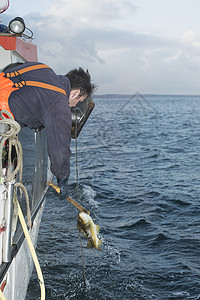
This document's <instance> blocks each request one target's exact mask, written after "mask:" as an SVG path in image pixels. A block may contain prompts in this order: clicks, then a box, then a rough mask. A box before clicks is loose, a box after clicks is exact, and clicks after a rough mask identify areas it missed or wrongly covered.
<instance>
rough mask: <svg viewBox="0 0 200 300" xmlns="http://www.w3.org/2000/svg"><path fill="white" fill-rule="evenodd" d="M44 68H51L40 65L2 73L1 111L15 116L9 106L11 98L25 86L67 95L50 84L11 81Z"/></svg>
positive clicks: (0, 75)
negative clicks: (12, 94)
mask: <svg viewBox="0 0 200 300" xmlns="http://www.w3.org/2000/svg"><path fill="white" fill-rule="evenodd" d="M42 68H49V67H48V66H47V65H44V64H39V65H33V66H30V67H26V68H23V69H21V70H17V71H14V72H10V73H6V74H5V73H4V72H2V73H0V111H1V110H7V111H8V112H10V113H11V115H12V116H13V114H12V112H11V111H10V108H9V105H8V99H9V96H10V94H11V93H12V92H14V91H16V90H18V89H20V88H22V87H24V86H34V87H40V88H44V89H48V90H52V91H56V92H59V93H62V94H64V95H66V92H65V90H63V89H61V88H59V87H57V86H54V85H51V84H48V83H44V82H40V81H24V80H22V81H20V82H18V83H13V81H12V80H11V79H10V78H13V77H16V76H19V75H21V74H23V73H26V72H30V71H33V70H38V69H42ZM13 117H14V116H13Z"/></svg>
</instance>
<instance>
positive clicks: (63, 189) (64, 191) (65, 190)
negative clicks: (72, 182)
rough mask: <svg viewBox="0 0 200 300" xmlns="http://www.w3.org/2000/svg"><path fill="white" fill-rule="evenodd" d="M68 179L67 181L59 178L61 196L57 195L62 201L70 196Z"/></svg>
mask: <svg viewBox="0 0 200 300" xmlns="http://www.w3.org/2000/svg"><path fill="white" fill-rule="evenodd" d="M67 183H68V178H67V179H59V178H57V185H58V187H59V188H60V194H57V195H58V197H59V198H60V200H63V199H66V198H67V197H68V196H69V194H68V188H67Z"/></svg>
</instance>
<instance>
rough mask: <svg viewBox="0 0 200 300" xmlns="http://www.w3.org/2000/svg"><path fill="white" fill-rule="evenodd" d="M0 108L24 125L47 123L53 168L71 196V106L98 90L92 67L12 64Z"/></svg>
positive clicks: (3, 79)
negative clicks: (61, 69)
mask: <svg viewBox="0 0 200 300" xmlns="http://www.w3.org/2000/svg"><path fill="white" fill-rule="evenodd" d="M0 75H1V76H0V99H1V101H0V110H1V109H6V110H7V111H10V113H12V115H13V116H14V118H15V120H16V121H17V122H18V123H19V124H20V125H21V126H22V127H23V126H28V127H30V128H34V129H36V130H37V129H40V128H43V127H45V131H46V139H47V149H48V154H49V158H50V162H51V171H52V173H53V174H54V175H55V176H56V177H57V184H58V186H59V187H60V189H61V193H60V198H61V199H63V198H65V197H67V196H68V192H67V181H68V177H69V173H70V155H71V151H70V140H71V110H70V107H74V106H76V104H77V103H78V102H79V101H83V100H84V99H85V98H86V97H87V96H90V95H91V93H92V92H93V90H94V85H93V84H92V83H91V77H90V74H89V73H88V71H86V72H85V71H84V70H83V69H82V68H79V69H74V70H72V71H70V72H69V73H67V74H66V75H65V76H63V75H56V74H55V73H54V71H53V70H52V69H51V68H49V67H48V66H46V65H44V64H41V63H37V62H34V63H23V64H17V65H9V66H8V67H6V68H5V69H4V71H3V73H1V74H0Z"/></svg>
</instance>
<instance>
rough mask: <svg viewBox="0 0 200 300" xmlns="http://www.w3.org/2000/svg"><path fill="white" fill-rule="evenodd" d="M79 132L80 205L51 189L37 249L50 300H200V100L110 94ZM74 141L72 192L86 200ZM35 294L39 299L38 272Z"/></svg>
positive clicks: (33, 281)
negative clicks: (93, 230) (93, 245)
mask: <svg viewBox="0 0 200 300" xmlns="http://www.w3.org/2000/svg"><path fill="white" fill-rule="evenodd" d="M95 103H96V107H95V109H94V111H93V113H92V115H91V116H90V118H89V119H88V122H87V123H86V125H85V127H84V128H83V130H82V132H81V133H80V136H79V138H78V200H79V202H80V204H81V205H82V206H84V207H85V208H86V209H87V210H89V211H90V213H91V216H92V218H93V220H94V222H95V223H96V224H98V225H99V226H100V228H101V229H100V239H101V240H102V250H101V251H98V250H92V249H88V248H87V241H86V240H85V239H81V241H82V247H83V256H84V264H85V274H86V285H85V283H84V276H83V262H82V256H81V247H80V239H79V233H78V230H77V227H76V223H77V210H76V209H75V208H74V207H73V206H72V205H71V204H70V203H67V201H60V200H59V199H57V198H56V197H55V195H54V194H53V193H52V191H51V190H49V193H48V196H47V201H46V205H45V210H44V215H43V218H42V223H41V229H40V232H39V239H38V246H37V254H38V257H39V261H40V264H41V268H42V271H43V275H44V280H45V286H46V294H47V296H46V299H48V300H53V299H58V300H64V299H80V300H81V299H85V300H86V299H91V300H93V299H99V300H100V299H126V300H128V299H135V300H140V299H141V300H142V299H154V300H155V299H159V300H162V299H163V300H166V299H200V193H199V191H200V96H156V95H154V96H152V95H149V96H148V95H146V96H142V95H140V94H135V95H133V96H132V97H131V96H120V95H113V96H104V97H96V98H95ZM75 152H76V147H75V141H72V158H71V176H70V180H69V193H70V195H71V196H72V197H73V198H74V199H77V187H76V183H77V178H76V160H75V157H76V155H75ZM26 299H27V300H32V299H40V290H39V284H38V280H37V275H36V271H35V270H34V271H33V274H32V277H31V280H30V284H29V289H28V293H27V297H26Z"/></svg>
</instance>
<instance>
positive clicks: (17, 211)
mask: <svg viewBox="0 0 200 300" xmlns="http://www.w3.org/2000/svg"><path fill="white" fill-rule="evenodd" d="M3 114H6V115H8V116H9V117H10V119H6V118H4V115H3ZM0 118H2V120H0V125H1V124H2V125H4V126H6V127H7V128H8V130H6V133H1V141H0V180H1V181H0V182H1V183H2V182H3V166H2V154H3V148H4V145H5V142H6V141H7V140H8V142H9V151H8V168H7V174H6V182H10V181H13V180H14V179H15V178H16V175H17V174H18V173H19V181H20V182H16V183H15V184H14V196H13V201H14V214H13V215H16V217H14V218H13V224H12V229H13V230H15V229H16V224H17V215H18V216H19V220H20V222H21V225H22V229H23V232H24V235H25V238H26V240H27V243H28V247H29V249H30V253H31V256H32V258H33V262H34V265H35V268H36V271H37V275H38V280H39V284H40V290H41V300H45V285H44V279H43V275H42V271H41V268H40V265H39V261H38V258H37V255H36V252H35V249H34V246H33V243H32V240H31V237H30V234H29V231H28V228H27V225H26V222H25V219H24V216H23V213H22V210H21V207H20V204H19V202H18V200H17V189H18V188H19V189H20V191H21V194H22V193H24V195H25V199H26V205H27V224H28V226H29V228H31V212H30V206H29V197H28V193H27V190H26V188H25V186H24V185H23V184H22V183H21V182H22V170H23V151H22V146H21V143H20V142H19V140H18V136H17V134H18V133H19V131H20V129H21V127H20V125H19V124H18V123H17V122H16V121H15V120H13V118H12V116H11V115H9V112H7V111H1V112H0ZM7 128H6V129H7ZM13 147H15V150H16V154H17V165H16V167H15V169H14V170H13V166H12V158H11V153H12V148H13ZM0 300H6V298H5V296H4V295H3V292H2V291H1V290H0Z"/></svg>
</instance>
